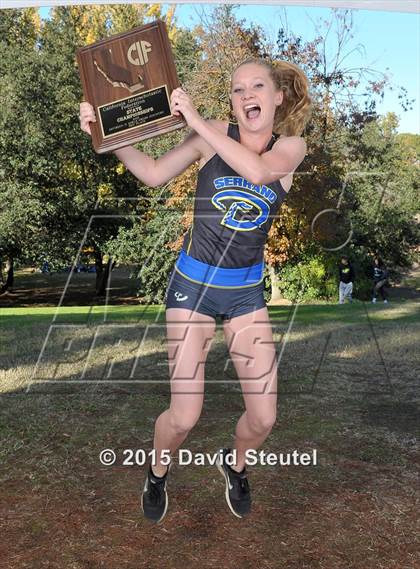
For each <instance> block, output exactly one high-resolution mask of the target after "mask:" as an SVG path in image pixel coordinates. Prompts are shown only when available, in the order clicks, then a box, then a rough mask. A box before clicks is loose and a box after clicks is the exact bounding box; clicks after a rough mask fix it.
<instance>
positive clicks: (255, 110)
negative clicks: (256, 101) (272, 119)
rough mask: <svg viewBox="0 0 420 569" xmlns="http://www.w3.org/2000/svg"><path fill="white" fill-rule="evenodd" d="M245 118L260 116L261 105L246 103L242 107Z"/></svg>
mask: <svg viewBox="0 0 420 569" xmlns="http://www.w3.org/2000/svg"><path fill="white" fill-rule="evenodd" d="M244 111H245V115H246V118H247V119H256V118H258V117H259V116H260V113H261V107H260V106H259V105H247V106H246V107H244Z"/></svg>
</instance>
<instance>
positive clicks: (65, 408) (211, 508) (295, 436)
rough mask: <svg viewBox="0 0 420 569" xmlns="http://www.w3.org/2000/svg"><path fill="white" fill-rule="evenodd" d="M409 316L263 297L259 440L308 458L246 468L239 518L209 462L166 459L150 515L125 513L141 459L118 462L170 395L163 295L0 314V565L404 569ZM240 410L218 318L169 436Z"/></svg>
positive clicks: (414, 456)
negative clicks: (265, 342)
mask: <svg viewBox="0 0 420 569" xmlns="http://www.w3.org/2000/svg"><path fill="white" fill-rule="evenodd" d="M418 312H419V306H418V303H416V302H414V301H413V302H411V301H405V302H392V303H390V304H389V305H387V306H384V305H383V304H382V303H378V304H377V305H371V304H366V303H362V302H355V303H354V304H353V305H344V306H338V305H333V304H314V305H302V306H299V307H298V308H297V309H296V310H295V307H293V306H273V307H270V316H271V319H272V324H273V331H274V340H275V342H276V349H277V352H278V354H279V356H280V355H281V359H280V362H279V371H278V377H279V389H278V391H279V395H278V419H277V423H276V425H275V427H274V428H273V430H272V432H271V434H270V436H269V437H268V439H267V440H266V441H265V443H264V444H263V445H262V447H261V450H265V451H267V452H274V453H276V454H278V453H280V452H292V451H293V450H295V449H296V450H298V451H299V452H305V451H312V449H316V450H317V453H318V465H317V466H306V467H304V466H290V467H280V466H262V465H257V466H248V476H249V482H250V486H251V490H252V496H253V511H252V514H251V515H250V516H249V518H246V519H244V520H240V519H237V518H235V517H234V516H233V515H232V514H231V512H230V510H229V509H228V506H227V504H226V502H225V500H224V483H223V480H222V477H221V476H220V474H219V473H218V471H217V470H216V468H215V467H214V466H209V465H206V466H193V465H191V466H185V465H184V466H183V465H180V464H176V463H175V466H174V468H173V469H172V470H171V474H170V479H169V481H168V492H169V510H168V514H167V517H166V518H165V520H164V522H163V523H162V524H161V525H159V526H154V525H152V524H151V523H150V522H148V521H147V520H145V519H144V518H143V517H142V514H141V512H140V505H139V503H140V502H139V499H140V491H141V488H142V485H143V481H144V475H145V467H144V466H124V465H123V464H122V462H123V451H124V449H134V450H135V449H144V450H146V451H149V450H150V449H151V447H152V442H153V441H152V437H153V429H154V422H155V419H156V417H157V416H158V414H159V413H161V412H162V411H164V410H165V409H166V408H167V407H168V404H169V385H168V370H167V353H166V342H165V326H164V324H165V321H164V311H163V307H162V306H152V307H148V308H147V309H146V310H143V309H142V307H141V306H134V305H124V306H118V305H115V306H110V307H109V308H108V309H105V308H104V307H102V306H96V307H95V306H94V307H90V306H80V307H62V308H61V309H60V310H59V311H57V309H56V308H54V307H25V308H13V307H9V308H4V309H2V310H1V315H0V318H1V328H0V340H1V344H0V345H1V347H0V361H1V366H0V391H1V394H2V396H1V397H0V437H1V443H2V444H1V447H0V456H1V464H2V469H1V471H0V482H1V489H0V492H1V503H2V516H1V517H0V530H1V536H2V539H1V542H0V559H3V561H2V562H0V566H1V567H3V566H4V567H7V568H8V569H9V568H10V569H26V568H27V569H38V568H42V569H43V568H48V569H50V568H54V569H99V568H104V569H121V568H127V569H140V568H145V569H163V568H165V569H167V568H169V569H181V568H184V567H185V565H186V564H190V565H191V566H192V567H200V569H237V568H239V567H241V569H251V568H252V569H254V568H255V567H261V568H264V569H413V568H414V567H416V566H419V563H420V553H419V552H420V548H419V543H418V535H419V532H418V531H416V523H417V518H418V503H419V499H420V496H419V492H418V485H416V483H417V482H418V480H417V474H418V467H419V462H420V461H419V456H420V455H419V452H418V450H419V449H418V426H419V422H418V398H419V383H418V378H419V377H420V373H419V371H420V370H419V359H420V356H419V353H420V351H419V350H418V344H419V335H420V334H419V333H420V324H419V318H418V315H419V314H418ZM243 409H244V407H243V400H242V395H241V391H240V387H239V383H238V379H237V376H236V373H235V371H234V368H233V365H232V362H231V361H229V354H228V351H227V347H226V344H225V341H224V336H223V330H222V327H221V324H220V323H218V328H217V332H216V335H215V338H214V341H213V344H212V347H211V351H210V353H209V356H208V360H207V363H206V395H205V401H204V406H203V412H202V415H201V417H200V421H199V423H198V424H197V425H196V427H195V428H194V430H193V431H192V432H191V433H190V435H189V437H188V438H187V440H186V441H185V442H184V443H183V444H182V445H181V448H185V449H190V450H191V451H192V452H193V453H194V452H216V451H217V450H218V449H219V448H220V447H221V446H226V445H229V444H231V442H232V435H233V432H234V427H235V424H236V421H237V420H238V418H239V417H240V415H241V414H242V412H243ZM105 448H111V449H113V450H114V451H115V452H116V454H117V462H116V464H115V465H114V466H112V467H105V466H102V465H101V464H100V461H99V453H100V451H101V450H102V449H105ZM417 529H418V528H417ZM2 563H3V564H4V565H2Z"/></svg>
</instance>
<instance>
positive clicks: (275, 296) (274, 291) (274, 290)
mask: <svg viewBox="0 0 420 569" xmlns="http://www.w3.org/2000/svg"><path fill="white" fill-rule="evenodd" d="M268 272H269V273H270V279H271V300H270V302H271V301H273V300H280V299H281V298H283V297H282V295H281V292H280V289H279V285H278V280H277V276H276V273H275V270H274V267H273V266H272V265H268Z"/></svg>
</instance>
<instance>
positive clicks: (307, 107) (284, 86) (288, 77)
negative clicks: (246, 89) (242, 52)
mask: <svg viewBox="0 0 420 569" xmlns="http://www.w3.org/2000/svg"><path fill="white" fill-rule="evenodd" d="M248 63H254V64H256V65H262V66H263V67H265V68H266V69H268V71H269V73H270V77H271V79H272V80H273V83H274V85H275V87H276V90H281V91H283V101H282V103H281V105H280V106H278V107H277V109H276V114H275V115H274V125H273V131H274V132H275V133H276V134H284V135H286V136H300V135H301V134H302V132H303V130H304V128H305V125H306V123H307V122H308V121H309V119H310V116H311V114H312V100H311V97H310V96H309V81H308V78H307V77H306V75H305V74H304V72H303V71H302V70H301V69H300V68H299V67H298V66H297V65H295V64H294V63H289V62H287V61H269V60H266V59H259V58H256V57H249V58H248V59H245V60H244V61H242V62H241V63H240V64H239V65H237V66H236V67H235V69H234V70H233V72H232V77H233V73H235V71H236V70H237V69H239V67H242V65H246V64H248Z"/></svg>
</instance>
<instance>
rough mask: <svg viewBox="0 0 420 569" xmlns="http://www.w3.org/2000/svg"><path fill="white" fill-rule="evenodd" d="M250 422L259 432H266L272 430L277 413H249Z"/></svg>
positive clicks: (252, 427)
mask: <svg viewBox="0 0 420 569" xmlns="http://www.w3.org/2000/svg"><path fill="white" fill-rule="evenodd" d="M247 418H248V424H249V426H250V428H251V429H252V430H253V431H254V433H257V434H264V433H266V432H267V431H271V429H272V428H273V427H274V425H275V423H276V414H275V413H266V414H264V415H252V414H249V413H247Z"/></svg>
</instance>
